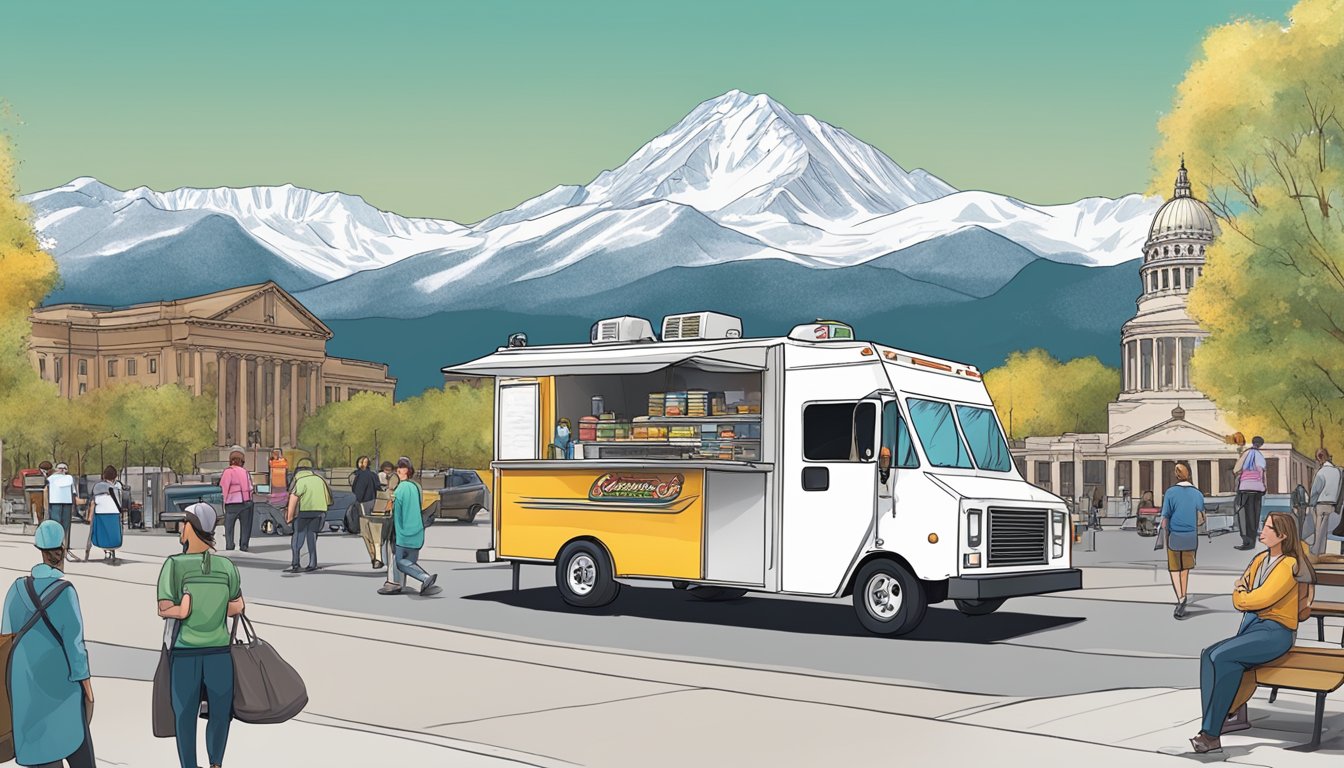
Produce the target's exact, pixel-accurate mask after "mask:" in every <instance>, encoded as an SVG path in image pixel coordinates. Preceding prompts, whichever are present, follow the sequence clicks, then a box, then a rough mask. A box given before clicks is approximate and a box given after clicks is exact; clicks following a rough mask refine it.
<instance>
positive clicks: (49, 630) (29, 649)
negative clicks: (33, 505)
mask: <svg viewBox="0 0 1344 768" xmlns="http://www.w3.org/2000/svg"><path fill="white" fill-rule="evenodd" d="M33 544H34V545H35V546H36V547H37V549H38V550H39V551H40V552H41V553H42V562H41V563H40V564H38V565H36V566H34V567H33V569H32V571H31V573H30V574H29V575H28V576H24V577H21V578H19V579H18V580H16V581H15V582H14V584H13V585H11V586H10V588H9V592H8V594H6V595H5V607H4V620H3V627H0V631H3V632H4V633H5V634H6V635H9V634H11V633H13V635H14V637H13V640H12V641H11V642H10V643H9V645H8V646H7V647H8V653H9V659H8V661H9V665H8V666H9V677H8V679H7V680H5V686H6V692H7V694H8V697H9V702H10V713H11V715H12V718H13V719H12V722H11V723H6V724H5V725H11V726H12V728H7V729H5V730H12V733H13V742H12V744H13V748H14V754H12V755H4V754H0V760H7V759H15V760H17V762H18V764H19V765H23V766H55V767H56V768H59V766H61V765H67V766H69V768H94V765H95V763H94V757H93V736H92V735H91V734H90V733H89V718H90V717H91V716H92V715H93V682H92V680H91V678H90V673H89V653H88V649H87V648H86V647H85V645H84V618H83V615H82V614H81V612H80V609H79V597H78V596H77V595H76V594H75V588H74V586H73V585H71V584H70V582H68V581H66V580H65V574H64V573H62V572H61V569H62V568H63V567H64V565H65V553H66V547H65V529H64V528H62V527H61V524H60V523H58V522H56V521H55V520H46V521H44V522H43V523H42V524H41V525H39V526H38V527H37V534H36V535H35V536H34V537H33ZM0 647H2V646H0Z"/></svg>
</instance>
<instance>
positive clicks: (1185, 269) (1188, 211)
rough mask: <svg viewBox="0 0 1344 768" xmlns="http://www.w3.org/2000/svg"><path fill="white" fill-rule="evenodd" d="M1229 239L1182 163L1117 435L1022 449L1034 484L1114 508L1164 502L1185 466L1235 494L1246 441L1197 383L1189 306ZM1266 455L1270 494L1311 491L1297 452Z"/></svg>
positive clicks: (1115, 421)
mask: <svg viewBox="0 0 1344 768" xmlns="http://www.w3.org/2000/svg"><path fill="white" fill-rule="evenodd" d="M1219 234H1220V231H1219V226H1218V222H1217V219H1216V217H1215V216H1214V214H1213V211H1212V210H1211V209H1210V208H1209V206H1208V205H1207V204H1206V203H1204V201H1202V200H1200V199H1198V198H1196V197H1195V196H1194V195H1193V193H1192V192H1191V186H1190V176H1189V172H1188V171H1187V170H1186V167H1185V161H1184V160H1182V161H1181V167H1180V170H1178V171H1177V174H1176V185H1175V189H1174V192H1173V195H1172V197H1171V199H1169V200H1167V202H1166V203H1164V204H1163V205H1162V207H1161V208H1160V209H1158V212H1157V215H1155V216H1154V217H1153V223H1152V225H1151V226H1150V227H1149V230H1148V238H1147V241H1146V242H1145V243H1144V246H1143V254H1142V255H1143V264H1142V266H1140V267H1139V282H1140V286H1139V288H1140V290H1141V293H1140V294H1139V296H1138V299H1137V300H1136V302H1135V303H1136V311H1135V313H1134V317H1132V318H1131V319H1130V320H1129V321H1128V322H1126V323H1125V324H1124V326H1122V327H1121V329H1120V353H1121V354H1120V359H1121V392H1120V396H1119V397H1118V398H1116V400H1115V402H1112V403H1110V405H1109V406H1108V407H1107V431H1106V432H1103V433H1095V434H1066V435H1060V436H1054V437H1044V436H1043V437H1029V438H1027V439H1026V440H1025V441H1020V442H1017V444H1016V445H1014V447H1013V455H1014V460H1015V461H1016V463H1017V467H1018V471H1019V472H1021V473H1022V475H1023V477H1025V478H1026V479H1027V480H1028V481H1029V482H1032V483H1034V484H1036V485H1038V486H1040V487H1042V488H1045V489H1047V490H1050V491H1053V492H1054V493H1056V494H1058V495H1060V496H1063V497H1064V498H1067V499H1070V500H1071V501H1076V500H1077V499H1078V497H1079V496H1083V495H1086V496H1088V497H1089V498H1090V497H1091V496H1092V495H1093V493H1094V492H1095V490H1096V489H1098V488H1100V489H1101V491H1102V494H1103V495H1104V496H1107V497H1109V498H1122V497H1126V496H1129V497H1132V498H1134V499H1138V498H1140V497H1141V496H1142V495H1143V494H1144V493H1152V494H1153V498H1154V500H1155V501H1159V502H1160V500H1161V499H1162V494H1163V493H1164V492H1165V491H1166V489H1167V488H1168V487H1170V486H1171V485H1173V484H1174V483H1175V477H1174V474H1175V469H1176V464H1177V463H1178V462H1184V463H1186V464H1187V465H1188V466H1189V467H1190V470H1191V474H1192V477H1191V482H1192V483H1193V484H1194V485H1195V486H1197V487H1198V488H1199V489H1200V490H1201V491H1202V492H1203V493H1204V494H1206V495H1226V494H1230V493H1235V491H1236V481H1235V478H1234V476H1233V471H1234V470H1235V468H1236V463H1237V459H1238V458H1239V457H1240V455H1241V451H1242V445H1240V444H1238V441H1237V440H1236V439H1234V438H1235V436H1236V435H1237V434H1238V433H1237V432H1236V430H1235V429H1234V426H1233V425H1231V424H1229V423H1228V420H1227V417H1226V415H1225V414H1223V413H1222V412H1221V411H1219V410H1218V408H1217V406H1216V405H1215V404H1214V403H1213V402H1212V401H1211V400H1209V398H1208V397H1207V396H1205V395H1204V393H1203V392H1200V391H1199V390H1198V389H1196V388H1195V385H1194V382H1193V380H1192V378H1191V375H1190V361H1191V358H1193V356H1194V354H1195V349H1196V348H1198V347H1199V345H1200V343H1202V342H1203V340H1204V339H1205V338H1207V337H1208V332H1207V331H1205V330H1203V329H1202V328H1200V327H1199V325H1198V324H1197V323H1195V321H1194V320H1193V319H1192V318H1191V317H1190V315H1189V313H1188V312H1187V303H1188V301H1189V298H1190V290H1191V289H1192V288H1194V287H1195V286H1196V285H1198V284H1199V281H1200V280H1201V279H1202V278H1203V276H1204V260H1205V251H1206V249H1207V248H1208V246H1209V245H1211V244H1212V243H1213V241H1214V239H1215V238H1217V237H1218V235H1219ZM1251 437H1252V436H1251V435H1244V436H1242V438H1243V439H1244V440H1245V441H1249V440H1250V439H1251ZM1264 453H1265V458H1266V460H1267V462H1268V467H1267V472H1266V474H1267V478H1266V485H1267V486H1268V491H1269V493H1290V492H1291V491H1292V490H1293V488H1294V487H1295V486H1297V485H1298V484H1302V485H1304V486H1306V487H1307V488H1310V487H1311V480H1312V477H1313V475H1314V473H1315V471H1316V467H1315V463H1314V462H1313V461H1312V460H1311V459H1309V458H1308V457H1306V456H1304V455H1302V454H1301V453H1299V452H1298V451H1296V450H1294V448H1293V446H1292V445H1289V444H1284V443H1273V444H1267V445H1265V446H1264Z"/></svg>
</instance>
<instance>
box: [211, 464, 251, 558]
mask: <svg viewBox="0 0 1344 768" xmlns="http://www.w3.org/2000/svg"><path fill="white" fill-rule="evenodd" d="M245 462H246V457H245V456H244V455H243V452H242V451H233V452H232V453H230V454H229V466H228V468H227V469H225V470H224V474H222V475H220V478H219V489H220V491H221V493H223V495H224V549H225V550H232V549H233V542H234V538H233V527H234V525H235V524H236V525H238V527H239V531H238V546H239V548H240V549H242V551H244V552H246V551H247V546H248V544H249V543H251V541H252V513H253V509H254V507H253V501H252V495H253V493H254V492H255V491H256V488H255V487H254V486H253V485H252V475H251V474H249V473H248V471H247V468H246V467H245V466H243V465H244V463H245Z"/></svg>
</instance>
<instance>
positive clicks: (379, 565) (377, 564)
mask: <svg viewBox="0 0 1344 768" xmlns="http://www.w3.org/2000/svg"><path fill="white" fill-rule="evenodd" d="M384 567H385V566H384V565H383V561H382V560H374V561H373V570H375V571H381V570H383V568H384Z"/></svg>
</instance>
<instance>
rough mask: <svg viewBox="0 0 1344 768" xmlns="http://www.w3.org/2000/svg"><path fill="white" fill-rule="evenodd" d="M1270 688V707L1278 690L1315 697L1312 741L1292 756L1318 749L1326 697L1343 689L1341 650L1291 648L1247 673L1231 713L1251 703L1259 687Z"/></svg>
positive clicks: (1342, 656)
mask: <svg viewBox="0 0 1344 768" xmlns="http://www.w3.org/2000/svg"><path fill="white" fill-rule="evenodd" d="M1262 685H1264V686H1269V687H1271V688H1273V693H1271V695H1270V699H1269V700H1270V702H1271V703H1272V702H1273V701H1274V699H1275V698H1276V697H1277V695H1278V690H1279V689H1280V688H1287V689H1289V690H1292V691H1305V692H1307V693H1314V694H1316V720H1315V723H1314V725H1313V727H1312V733H1311V741H1309V742H1308V743H1306V744H1302V745H1300V746H1296V747H1291V748H1290V749H1291V751H1293V752H1311V751H1314V750H1316V749H1317V748H1318V747H1320V746H1321V729H1322V724H1323V721H1324V720H1325V697H1326V696H1327V695H1329V694H1331V693H1334V692H1335V691H1336V690H1339V688H1340V686H1344V648H1306V647H1302V646H1294V647H1293V649H1292V650H1291V651H1289V652H1288V653H1286V654H1284V655H1283V656H1281V657H1279V658H1277V659H1275V660H1274V661H1271V662H1269V663H1268V664H1261V665H1260V666H1258V667H1256V668H1254V669H1251V670H1247V672H1246V674H1245V675H1244V676H1243V677H1242V679H1241V688H1240V689H1239V690H1238V691H1237V698H1236V700H1235V701H1234V702H1233V703H1232V710H1231V711H1233V712H1235V711H1237V709H1239V708H1240V707H1241V706H1242V705H1243V704H1245V703H1246V702H1248V701H1250V699H1251V695H1252V694H1254V693H1255V689H1256V688H1257V687H1259V686H1262Z"/></svg>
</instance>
